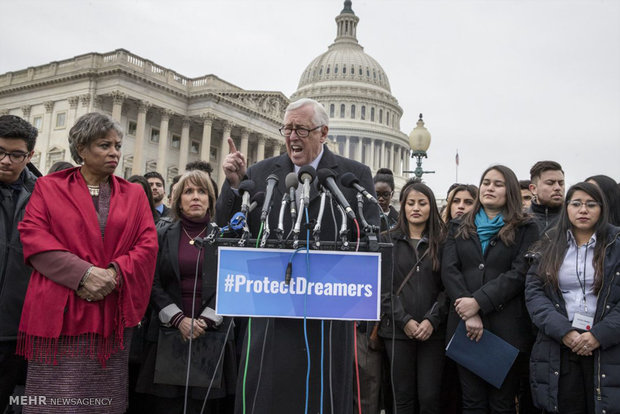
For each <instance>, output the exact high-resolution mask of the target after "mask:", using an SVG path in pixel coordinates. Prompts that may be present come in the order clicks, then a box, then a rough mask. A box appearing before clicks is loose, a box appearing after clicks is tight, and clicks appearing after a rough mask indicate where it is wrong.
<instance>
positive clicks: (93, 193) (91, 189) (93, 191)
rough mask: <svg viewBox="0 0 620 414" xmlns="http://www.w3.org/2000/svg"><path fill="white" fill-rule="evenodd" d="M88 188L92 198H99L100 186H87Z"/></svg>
mask: <svg viewBox="0 0 620 414" xmlns="http://www.w3.org/2000/svg"><path fill="white" fill-rule="evenodd" d="M86 186H87V187H88V192H89V193H90V195H91V196H93V197H97V196H98V195H99V186H98V185H86Z"/></svg>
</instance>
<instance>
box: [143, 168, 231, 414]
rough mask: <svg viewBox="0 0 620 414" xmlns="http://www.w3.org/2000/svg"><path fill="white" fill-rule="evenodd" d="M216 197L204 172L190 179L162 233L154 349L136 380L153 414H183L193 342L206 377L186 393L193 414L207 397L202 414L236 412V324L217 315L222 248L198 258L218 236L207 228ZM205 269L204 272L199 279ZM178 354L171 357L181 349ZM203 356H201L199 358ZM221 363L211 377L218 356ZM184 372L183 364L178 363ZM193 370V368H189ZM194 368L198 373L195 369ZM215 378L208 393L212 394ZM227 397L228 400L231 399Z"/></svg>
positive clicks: (177, 193)
mask: <svg viewBox="0 0 620 414" xmlns="http://www.w3.org/2000/svg"><path fill="white" fill-rule="evenodd" d="M214 207H215V193H214V191H213V186H212V184H211V180H210V179H209V176H208V175H207V174H206V173H204V172H202V171H198V170H196V171H190V172H187V173H185V174H184V175H183V176H182V177H181V179H180V180H179V182H178V184H177V185H176V186H175V188H174V193H173V195H172V207H171V212H172V214H173V217H174V220H173V221H172V222H170V221H162V222H161V225H160V226H159V228H158V239H159V240H158V241H159V252H158V256H157V267H156V270H155V278H154V281H153V290H152V292H151V306H152V308H153V317H152V319H151V323H150V325H149V339H150V340H151V341H153V342H154V343H152V344H151V345H150V346H149V349H148V351H147V357H146V361H145V363H144V366H143V368H142V370H141V372H140V376H139V378H138V385H137V391H138V392H141V393H148V394H151V395H150V396H148V398H145V400H146V401H147V402H148V403H149V404H147V405H148V407H147V408H146V411H148V412H149V413H162V414H164V413H165V414H176V413H183V408H184V405H185V387H184V386H183V385H178V379H174V380H172V378H173V376H177V377H178V376H179V375H178V374H179V373H180V374H181V376H182V378H181V380H182V381H181V382H182V383H184V379H185V366H183V367H178V365H179V364H175V362H177V360H179V359H182V360H183V361H186V360H187V354H188V348H189V347H188V345H189V341H190V339H191V341H193V344H192V349H193V352H192V359H193V362H198V363H199V364H200V363H202V365H200V366H199V367H198V368H197V369H195V370H194V371H195V372H193V373H192V374H191V375H192V379H191V383H192V384H196V382H194V381H195V379H194V377H193V376H194V375H196V374H199V375H202V380H201V382H200V384H201V385H200V386H193V387H190V389H189V399H188V402H187V406H188V411H187V412H188V413H200V412H201V408H202V405H203V400H204V399H205V397H206V394H207V391H209V395H208V400H209V401H208V402H207V403H206V410H205V411H204V412H205V413H211V414H214V413H217V414H223V413H229V412H232V408H233V407H232V405H233V398H231V397H230V396H232V394H234V389H235V381H236V366H235V362H234V361H235V358H234V355H235V353H234V346H233V345H232V344H233V339H234V338H233V330H232V329H230V325H231V323H232V320H231V319H230V318H222V317H221V316H219V315H216V314H215V310H214V309H215V294H216V276H217V248H216V247H215V246H212V245H207V246H205V247H204V248H203V249H202V251H200V250H199V249H198V248H197V246H196V245H195V239H196V238H198V237H205V236H206V235H208V234H209V233H210V232H211V231H212V230H213V225H212V224H211V223H210V221H211V217H212V216H213V213H214ZM199 269H200V271H199ZM166 336H172V337H173V338H174V340H176V341H172V343H173V344H176V348H178V349H177V351H178V353H175V352H172V351H171V348H164V347H163V344H164V343H169V342H168V341H164V340H165V339H166V338H165V337H166ZM176 348H174V349H176ZM196 350H199V354H196ZM222 351H223V352H224V357H223V359H222V361H220V362H219V366H218V367H217V374H209V375H208V377H209V378H205V372H200V371H209V370H210V371H211V372H213V370H214V368H215V366H216V365H217V361H218V359H219V356H220V353H221V352H222ZM181 365H183V363H181ZM192 365H193V364H192ZM193 366H194V365H193ZM212 378H213V384H211V389H210V390H208V387H209V383H210V382H211V381H210V380H211V379H212ZM227 397H228V398H227Z"/></svg>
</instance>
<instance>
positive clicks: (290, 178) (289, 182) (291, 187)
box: [282, 172, 299, 229]
mask: <svg viewBox="0 0 620 414" xmlns="http://www.w3.org/2000/svg"><path fill="white" fill-rule="evenodd" d="M284 183H285V184H286V188H287V189H288V193H289V201H290V202H291V220H292V222H293V223H295V219H296V218H297V201H296V199H297V197H296V193H295V190H297V187H298V186H299V180H298V179H297V174H295V173H294V172H290V173H288V174H287V175H286V178H285V179H284ZM282 228H283V229H284V227H282Z"/></svg>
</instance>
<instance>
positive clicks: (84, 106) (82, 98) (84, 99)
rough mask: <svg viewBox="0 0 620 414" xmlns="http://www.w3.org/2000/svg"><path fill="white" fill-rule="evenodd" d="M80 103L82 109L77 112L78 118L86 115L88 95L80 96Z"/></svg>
mask: <svg viewBox="0 0 620 414" xmlns="http://www.w3.org/2000/svg"><path fill="white" fill-rule="evenodd" d="M80 102H81V103H82V108H81V109H80V111H79V115H78V116H77V117H78V118H79V117H80V116H82V115H84V114H87V113H88V112H89V109H90V94H88V93H85V94H84V95H80Z"/></svg>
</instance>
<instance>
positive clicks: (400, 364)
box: [379, 181, 449, 414]
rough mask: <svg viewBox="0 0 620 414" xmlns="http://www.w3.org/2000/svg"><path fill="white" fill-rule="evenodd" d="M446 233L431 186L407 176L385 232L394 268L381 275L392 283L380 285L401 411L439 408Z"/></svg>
mask: <svg viewBox="0 0 620 414" xmlns="http://www.w3.org/2000/svg"><path fill="white" fill-rule="evenodd" d="M444 235H445V225H444V223H443V221H442V220H441V217H440V215H439V210H438V209H437V203H436V201H435V196H434V194H433V191H432V190H431V189H430V188H429V187H428V186H426V185H425V184H422V183H419V182H411V181H410V182H408V183H407V184H406V185H405V186H404V187H403V189H402V190H401V202H400V214H399V216H398V224H397V225H396V227H395V228H394V229H393V230H392V231H390V233H389V236H390V239H391V242H392V243H393V244H394V248H393V252H392V253H393V254H392V260H393V269H394V270H393V277H392V278H385V277H384V278H383V280H384V281H391V282H392V283H391V288H389V289H387V290H385V291H384V295H383V303H382V314H383V318H382V323H381V327H380V329H379V335H380V336H382V337H383V338H384V340H385V346H386V350H387V352H388V357H389V359H390V365H391V369H392V381H393V390H394V395H395V400H396V408H397V410H396V411H397V412H398V413H399V414H410V413H411V414H412V413H438V412H439V408H440V389H441V376H442V368H443V363H444V342H445V320H446V315H447V311H448V305H449V304H448V299H447V297H446V296H445V293H444V290H443V286H442V284H441V276H440V273H439V269H440V263H441V258H440V250H441V246H442V243H443V239H444ZM390 279H391V280H390ZM388 290H389V292H388Z"/></svg>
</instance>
